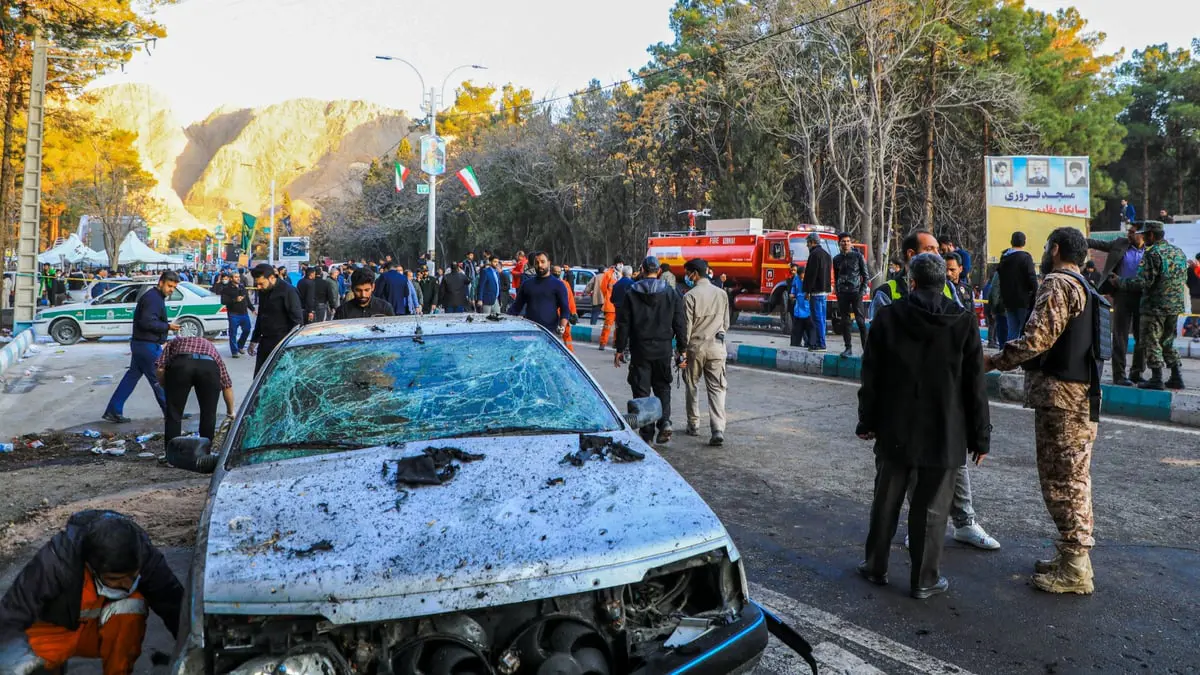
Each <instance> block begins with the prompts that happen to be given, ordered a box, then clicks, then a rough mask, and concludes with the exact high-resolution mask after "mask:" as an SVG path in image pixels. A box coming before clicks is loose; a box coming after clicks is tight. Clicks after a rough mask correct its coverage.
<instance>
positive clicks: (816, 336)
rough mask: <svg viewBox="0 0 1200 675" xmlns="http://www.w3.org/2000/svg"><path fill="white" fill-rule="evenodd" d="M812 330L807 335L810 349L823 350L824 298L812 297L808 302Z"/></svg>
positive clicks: (821, 296) (820, 296)
mask: <svg viewBox="0 0 1200 675" xmlns="http://www.w3.org/2000/svg"><path fill="white" fill-rule="evenodd" d="M808 309H809V312H810V317H809V320H810V322H811V323H812V329H811V331H810V332H809V334H808V346H809V348H811V349H825V296H823V295H814V296H812V297H811V298H809V300H808Z"/></svg>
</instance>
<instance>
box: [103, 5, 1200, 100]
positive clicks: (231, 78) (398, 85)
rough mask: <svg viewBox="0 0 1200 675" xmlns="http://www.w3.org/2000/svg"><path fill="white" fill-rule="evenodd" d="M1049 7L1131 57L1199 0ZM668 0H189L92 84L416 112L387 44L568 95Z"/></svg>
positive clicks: (1196, 11)
mask: <svg viewBox="0 0 1200 675" xmlns="http://www.w3.org/2000/svg"><path fill="white" fill-rule="evenodd" d="M1027 2H1028V5H1029V6H1031V7H1035V8H1037V9H1042V10H1047V11H1052V10H1054V9H1057V8H1059V7H1062V6H1065V5H1068V4H1073V5H1074V6H1076V7H1078V8H1079V9H1080V10H1081V12H1082V13H1083V15H1084V16H1085V17H1086V18H1088V19H1089V22H1090V24H1091V26H1092V27H1093V28H1094V29H1095V30H1100V31H1104V32H1106V33H1107V34H1108V35H1109V39H1108V42H1107V43H1106V48H1107V50H1108V51H1116V50H1117V49H1120V48H1121V47H1124V48H1125V49H1126V54H1127V55H1128V53H1129V52H1131V51H1132V49H1134V48H1141V47H1144V46H1145V45H1147V44H1149V43H1151V42H1162V41H1167V42H1169V43H1170V44H1171V46H1172V47H1176V46H1187V45H1188V44H1190V41H1191V38H1192V37H1194V36H1196V35H1200V21H1197V19H1200V2H1197V0H1133V1H1131V0H1076V1H1075V2H1073V3H1067V2H1061V1H1059V0H1027ZM673 5H674V0H605V1H604V2H596V1H594V0H508V1H500V2H498V1H496V0H490V1H489V0H453V1H451V2H437V1H436V0H434V1H432V2H425V3H418V2H414V1H412V0H185V1H184V2H182V3H181V4H179V5H177V6H174V7H168V8H165V9H161V10H159V12H158V15H157V18H158V20H159V21H160V22H162V23H163V24H165V25H166V27H167V32H168V37H167V39H165V40H160V41H159V43H158V45H157V47H156V48H155V49H154V53H153V55H152V56H147V55H146V54H145V53H140V54H139V55H138V56H136V57H134V60H133V61H132V62H131V63H130V64H128V65H127V66H126V68H125V73H123V74H122V73H119V72H118V73H114V74H112V75H110V76H107V77H105V78H103V79H102V80H100V81H99V82H97V83H96V86H103V85H106V84H113V83H117V82H140V83H147V84H150V85H152V86H153V87H155V88H156V89H158V90H160V91H161V92H162V93H164V94H165V95H166V96H167V97H168V98H169V99H170V100H171V102H172V104H173V106H174V108H175V110H176V113H177V114H178V116H179V121H180V122H181V123H184V124H187V123H189V122H192V121H196V120H199V119H203V118H204V117H206V116H207V115H208V114H209V113H210V112H211V111H212V110H213V109H215V108H217V107H218V106H221V105H234V106H261V105H266V104H270V103H277V102H280V101H285V100H287V99H291V98H301V97H308V98H317V99H360V100H367V101H371V102H375V103H379V104H382V105H385V106H389V107H393V108H400V109H404V110H407V111H409V112H412V113H416V111H417V110H418V103H419V99H420V88H421V87H420V84H419V82H418V80H417V77H416V76H415V75H414V74H413V73H412V71H411V70H410V69H409V68H407V67H406V66H404V65H403V64H401V63H396V62H384V61H377V60H375V58H374V57H375V55H376V54H390V55H394V56H399V57H403V58H405V59H407V60H409V61H411V62H412V63H413V64H414V65H415V66H416V67H417V68H418V69H419V70H420V71H421V74H422V75H423V76H424V78H425V84H426V87H429V86H436V87H439V88H440V87H441V83H442V81H443V79H444V78H445V76H446V74H447V73H448V72H449V71H450V69H452V68H454V67H455V66H458V65H460V64H464V63H479V64H482V65H485V66H488V67H489V70H488V71H486V72H481V71H460V72H458V73H456V74H455V76H454V77H453V78H452V79H451V80H450V85H449V86H447V88H446V97H447V98H448V99H449V98H451V96H452V93H451V92H452V90H453V87H454V85H455V84H457V83H458V82H460V81H461V80H462V79H464V78H474V79H475V81H476V82H481V83H482V82H492V83H495V84H497V85H501V84H504V83H506V82H513V83H516V84H518V85H521V86H526V87H529V88H530V89H532V90H533V91H534V93H535V96H536V97H538V98H541V97H544V96H550V95H561V94H567V93H570V92H572V91H574V90H577V89H580V88H582V87H584V86H586V85H587V83H588V81H589V80H591V79H592V78H596V79H599V80H600V81H601V82H603V83H606V84H607V83H608V82H612V81H615V80H620V79H623V78H625V77H627V76H628V74H629V71H630V70H633V69H636V68H638V67H639V66H641V65H644V64H645V63H646V61H647V54H646V48H647V47H648V46H649V45H651V44H653V43H657V42H660V41H662V42H670V41H671V40H672V39H673V36H672V34H671V30H670V25H669V12H670V8H671V7H672V6H673Z"/></svg>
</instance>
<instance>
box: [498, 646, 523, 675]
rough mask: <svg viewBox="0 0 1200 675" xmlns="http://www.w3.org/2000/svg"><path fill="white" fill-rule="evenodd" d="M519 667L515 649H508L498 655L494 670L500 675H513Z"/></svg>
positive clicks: (519, 661) (518, 657)
mask: <svg viewBox="0 0 1200 675" xmlns="http://www.w3.org/2000/svg"><path fill="white" fill-rule="evenodd" d="M520 667H521V657H520V655H518V654H517V651H516V650H515V649H509V650H508V651H506V652H504V653H503V654H501V655H500V660H499V661H497V662H496V670H497V672H499V673H500V675H513V674H514V673H516V672H517V669H519V668H520Z"/></svg>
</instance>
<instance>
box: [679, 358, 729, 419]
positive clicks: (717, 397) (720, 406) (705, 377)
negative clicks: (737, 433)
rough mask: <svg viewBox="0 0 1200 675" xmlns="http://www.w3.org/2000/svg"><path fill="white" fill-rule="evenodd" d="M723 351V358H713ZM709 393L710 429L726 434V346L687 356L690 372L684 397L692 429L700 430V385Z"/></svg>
mask: <svg viewBox="0 0 1200 675" xmlns="http://www.w3.org/2000/svg"><path fill="white" fill-rule="evenodd" d="M717 350H719V351H720V353H721V356H720V358H716V357H715V356H714V355H713V354H714V352H715V351H717ZM701 381H703V382H704V389H705V391H706V392H707V393H708V425H709V428H710V429H711V430H712V432H713V433H714V434H715V433H721V434H724V433H725V391H726V390H727V389H728V388H729V384H728V382H726V380H725V346H724V345H721V344H719V345H716V349H715V350H714V349H713V348H711V347H710V348H704V349H697V350H695V351H693V350H691V349H689V350H688V352H687V369H686V370H685V371H684V374H683V384H684V387H685V389H684V393H685V395H686V397H687V405H686V407H687V423H688V427H699V426H700V392H699V388H700V382H701Z"/></svg>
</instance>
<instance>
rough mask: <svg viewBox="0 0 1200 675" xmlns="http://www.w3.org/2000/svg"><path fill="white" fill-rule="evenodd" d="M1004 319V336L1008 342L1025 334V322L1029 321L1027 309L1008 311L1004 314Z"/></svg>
mask: <svg viewBox="0 0 1200 675" xmlns="http://www.w3.org/2000/svg"><path fill="white" fill-rule="evenodd" d="M1004 319H1005V323H1007V324H1008V330H1007V331H1006V336H1007V337H1008V339H1009V340H1016V339H1017V338H1019V337H1021V336H1022V335H1024V334H1025V322H1026V321H1028V320H1029V308H1027V307H1023V308H1021V309H1010V310H1008V311H1007V312H1005V313H1004Z"/></svg>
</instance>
